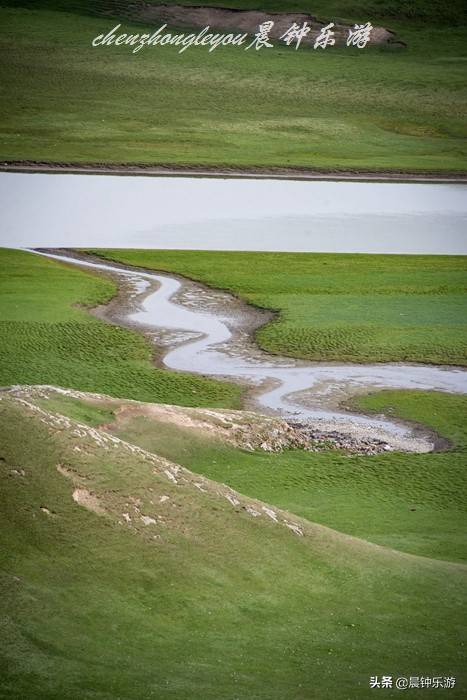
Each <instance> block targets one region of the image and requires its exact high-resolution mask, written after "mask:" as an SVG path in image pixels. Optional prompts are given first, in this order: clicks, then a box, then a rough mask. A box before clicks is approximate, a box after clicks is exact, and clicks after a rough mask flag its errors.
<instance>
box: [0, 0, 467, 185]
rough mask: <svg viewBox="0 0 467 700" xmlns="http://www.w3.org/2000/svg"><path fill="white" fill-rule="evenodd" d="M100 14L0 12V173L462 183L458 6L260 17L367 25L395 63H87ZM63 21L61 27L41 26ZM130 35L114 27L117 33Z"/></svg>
mask: <svg viewBox="0 0 467 700" xmlns="http://www.w3.org/2000/svg"><path fill="white" fill-rule="evenodd" d="M214 4H222V5H224V4H225V3H224V2H223V1H222V2H220V0H219V2H216V3H214ZM227 4H228V5H229V6H235V7H243V8H247V7H250V8H251V7H255V6H256V7H257V6H258V3H256V2H253V0H247V1H246V2H240V1H239V2H230V3H227ZM99 6H101V9H102V5H101V3H89V2H85V3H73V2H72V3H64V2H58V1H55V2H53V1H48V2H47V1H45V2H14V3H13V2H5V0H4V1H3V2H2V3H1V6H0V65H1V75H0V78H1V86H2V87H1V90H2V93H1V95H2V101H1V107H0V157H1V158H2V159H3V160H35V161H63V162H70V161H71V162H76V163H79V162H81V163H83V162H102V163H141V164H169V165H175V166H176V165H179V166H180V165H198V166H199V165H205V166H213V167H214V166H224V167H225V166H229V167H235V168H251V167H256V166H260V167H261V166H266V167H268V166H281V167H284V166H290V167H305V168H319V169H331V170H339V169H340V170H346V169H347V170H348V169H360V170H362V169H363V170H383V171H385V170H388V171H390V170H411V171H439V172H441V171H458V172H465V170H466V149H465V135H466V130H465V115H466V112H467V110H466V95H467V91H466V88H465V71H466V60H467V51H466V41H465V38H466V29H465V17H466V13H465V8H464V7H463V4H461V3H460V2H453V3H449V4H448V5H447V4H446V3H441V2H431V3H423V2H415V1H413V2H410V3H406V2H401V1H400V0H397V2H394V1H393V2H388V3H382V2H380V1H379V0H378V1H377V0H361V1H360V2H358V3H352V2H350V0H333V2H332V3H325V2H324V0H320V1H319V2H318V3H310V2H308V0H307V1H306V2H305V1H303V2H299V1H297V2H295V3H293V4H292V3H279V2H274V3H268V8H269V9H271V10H277V9H281V10H287V9H304V10H308V11H312V12H313V13H314V14H319V15H320V16H322V17H324V18H331V19H339V18H344V19H347V20H350V21H352V20H355V19H364V20H367V19H374V20H375V21H377V20H380V21H382V22H383V23H384V24H385V25H387V26H389V28H391V29H393V30H395V31H396V32H397V33H398V35H399V36H400V37H401V38H402V39H403V40H404V41H405V42H406V43H407V48H406V49H400V50H395V49H390V48H387V47H374V48H366V49H365V50H362V51H359V50H358V49H355V50H353V49H347V48H341V47H332V50H331V49H329V50H326V51H321V52H318V51H313V50H305V49H304V50H300V51H295V50H294V48H292V47H291V48H288V47H285V46H282V45H281V46H279V47H276V48H275V49H274V50H271V51H270V52H269V53H268V52H266V51H260V52H251V51H243V50H239V49H236V48H235V47H234V48H231V47H224V48H222V49H219V50H218V51H216V52H215V53H214V54H208V53H207V51H205V50H204V49H202V48H190V49H189V50H188V51H186V52H185V53H183V54H181V55H179V54H178V53H177V49H176V47H168V46H166V47H162V48H160V47H159V48H154V47H152V48H151V47H149V48H148V47H147V48H146V49H143V50H142V51H140V52H139V53H138V54H136V55H131V53H130V51H129V48H128V47H107V48H106V49H103V50H100V49H93V48H92V47H91V40H92V38H93V37H94V36H96V35H98V34H100V33H102V31H103V30H105V29H111V28H112V27H113V26H114V24H115V23H116V20H115V19H112V17H108V16H107V17H103V16H99V17H96V16H91V14H89V13H91V12H94V13H95V12H97V11H98V9H99ZM120 7H121V3H120ZM112 8H113V9H114V11H115V12H116V13H117V14H118V10H119V6H118V3H116V4H115V3H112V2H106V4H105V8H104V9H107V10H109V9H110V12H112ZM63 9H68V10H70V11H69V12H64V11H54V10H63ZM144 29H145V28H144V26H143V25H138V24H134V25H131V24H130V23H129V22H126V21H125V31H127V32H142V31H144Z"/></svg>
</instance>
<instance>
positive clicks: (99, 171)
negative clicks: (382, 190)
mask: <svg viewBox="0 0 467 700" xmlns="http://www.w3.org/2000/svg"><path fill="white" fill-rule="evenodd" d="M0 172H9V173H48V174H62V175H64V174H70V175H86V174H87V175H116V176H118V175H125V176H128V175H133V176H135V177H137V176H146V177H187V176H189V177H199V178H222V179H252V180H254V179H256V180H299V181H300V180H301V181H313V180H325V181H327V180H333V181H337V182H339V181H351V182H413V183H424V182H429V183H453V184H454V183H467V172H436V171H428V172H415V171H390V170H381V171H379V170H373V171H371V170H358V169H349V170H332V169H329V170H325V169H319V168H317V169H314V168H306V167H303V168H302V167H293V168H282V167H259V166H258V167H249V168H235V167H229V166H196V165H186V166H175V165H164V164H161V165H145V164H131V163H115V164H112V163H66V162H44V161H30V160H24V161H3V162H0Z"/></svg>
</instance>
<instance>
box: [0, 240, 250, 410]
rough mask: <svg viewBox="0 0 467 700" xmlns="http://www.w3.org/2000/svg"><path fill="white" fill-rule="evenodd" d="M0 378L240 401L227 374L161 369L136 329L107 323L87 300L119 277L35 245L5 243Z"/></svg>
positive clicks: (196, 402) (100, 298)
mask: <svg viewBox="0 0 467 700" xmlns="http://www.w3.org/2000/svg"><path fill="white" fill-rule="evenodd" d="M0 269H1V271H2V274H1V276H0V386H9V385H11V384H54V385H57V386H64V387H70V388H75V389H82V390H83V391H97V392H102V393H107V394H111V395H113V396H125V397H127V398H134V399H139V400H142V401H156V402H158V401H159V402H162V403H176V404H182V405H188V406H224V407H226V406H231V407H236V408H238V407H239V406H240V396H241V390H240V389H239V388H238V387H237V386H235V385H233V384H229V383H228V382H217V381H214V380H211V379H205V378H204V377H200V376H195V375H190V374H179V373H175V372H170V371H167V370H162V369H156V368H155V366H154V364H153V363H152V362H151V359H152V358H151V355H152V352H153V350H152V349H151V347H150V346H149V343H148V342H147V341H146V340H145V339H144V338H143V337H142V336H141V335H139V334H138V333H136V332H132V331H129V330H126V329H124V328H119V327H117V326H113V325H110V324H106V323H103V322H102V321H100V320H98V319H97V318H94V317H93V316H91V315H90V314H89V313H88V312H87V311H86V307H92V306H96V305H98V304H101V303H105V302H106V301H109V300H110V299H111V297H112V296H113V295H114V294H115V292H116V286H115V284H114V283H113V282H112V281H111V280H110V279H106V278H105V277H103V276H99V275H95V274H89V273H88V272H85V271H83V270H82V269H80V270H78V269H76V268H75V267H73V266H71V265H66V264H65V265H63V264H60V263H57V262H55V261H51V260H48V259H47V258H43V257H39V256H38V255H34V254H32V253H26V252H22V251H16V250H9V249H0Z"/></svg>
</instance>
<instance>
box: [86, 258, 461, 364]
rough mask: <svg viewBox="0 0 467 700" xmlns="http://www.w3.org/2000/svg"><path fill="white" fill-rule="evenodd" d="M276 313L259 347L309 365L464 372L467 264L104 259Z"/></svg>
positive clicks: (422, 260)
mask: <svg viewBox="0 0 467 700" xmlns="http://www.w3.org/2000/svg"><path fill="white" fill-rule="evenodd" d="M93 252H95V253H98V254H99V255H101V256H103V257H105V258H106V259H111V260H118V261H120V262H123V263H128V264H130V265H137V266H138V265H140V266H142V267H147V268H151V269H156V270H167V271H169V272H176V273H179V274H181V275H186V276H187V277H190V278H193V279H196V280H199V281H201V282H204V283H206V284H208V285H211V286H214V287H220V288H222V289H228V290H229V291H231V292H233V293H234V294H237V295H239V296H241V297H242V298H243V299H245V300H246V301H248V302H250V303H252V304H256V305H257V306H260V307H264V308H268V309H273V310H275V311H278V312H279V313H278V316H277V318H276V319H275V320H274V321H273V322H272V323H269V324H268V325H266V326H264V327H263V328H261V329H260V330H259V331H258V333H257V340H258V342H259V344H260V345H261V347H263V348H264V349H265V350H268V351H269V352H273V353H280V354H285V355H291V356H293V357H302V358H305V359H309V360H347V361H351V362H367V361H369V362H373V361H374V362H387V361H409V362H428V363H435V364H451V365H465V364H467V324H466V315H465V309H466V291H467V258H466V257H464V256H462V257H461V256H459V257H456V256H421V255H405V256H402V255H399V256H398V255H353V254H345V255H343V254H316V253H250V252H248V253H243V252H231V251H229V252H210V251H209V252H206V251H170V250H169V251H163V250H125V249H120V250H116V249H114V250H102V249H95V250H94V251H93Z"/></svg>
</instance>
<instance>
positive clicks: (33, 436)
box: [0, 395, 467, 700]
mask: <svg viewBox="0 0 467 700" xmlns="http://www.w3.org/2000/svg"><path fill="white" fill-rule="evenodd" d="M390 400H391V402H392V400H393V398H391V399H390ZM453 409H454V406H451V410H453ZM74 410H75V412H78V413H79V411H78V409H77V408H76V407H75V409H74ZM407 410H408V408H407ZM0 412H1V414H2V416H1V420H0V474H1V478H2V488H1V489H0V494H1V496H0V499H1V501H2V507H1V508H0V520H1V526H0V541H1V547H0V565H1V586H2V594H1V597H0V606H1V608H2V614H1V631H2V652H1V653H2V657H1V662H2V687H1V689H0V697H2V698H5V700H6V699H7V698H8V700H20V699H21V700H23V698H26V697H27V698H28V700H29V699H33V698H34V700H36V699H37V700H39V699H41V700H42V699H43V700H45V699H47V700H63V698H67V699H68V698H69V699H70V700H74V699H75V698H76V699H77V698H80V700H81V699H88V698H89V700H91V699H92V700H116V699H117V698H125V699H126V700H127V699H128V700H130V699H131V698H135V700H144V699H146V698H147V699H149V698H158V699H159V698H164V700H172V699H173V700H223V699H225V700H231V699H232V698H240V699H241V700H246V699H247V698H248V700H263V699H264V700H284V698H287V699H288V700H289V699H290V700H310V698H319V699H320V700H328V699H329V700H331V699H332V700H334V699H335V700H349V699H350V698H352V700H353V699H354V698H359V699H360V698H362V699H364V698H370V697H374V693H375V692H377V691H372V690H370V689H369V687H368V684H369V678H370V676H372V675H376V674H378V675H381V674H388V675H394V676H397V675H405V676H407V677H408V676H410V675H427V676H433V675H452V676H455V677H456V678H457V683H456V687H455V688H454V689H453V690H449V691H445V692H446V693H449V697H453V698H461V697H464V696H465V682H466V677H465V653H464V647H463V645H464V643H465V637H466V632H467V630H466V622H465V620H466V610H465V608H466V603H467V600H466V590H467V587H466V576H467V574H466V569H465V567H464V566H459V565H456V564H451V563H449V562H443V561H437V560H434V559H428V558H420V557H411V556H407V555H404V554H400V553H397V552H391V551H389V550H386V549H384V548H379V547H375V546H374V545H369V544H367V543H365V542H363V541H359V540H355V539H351V538H347V537H345V536H343V535H339V534H338V533H334V532H333V531H331V530H326V529H321V528H319V527H317V526H313V525H311V524H309V525H307V524H306V522H303V525H302V527H303V528H304V532H305V536H304V537H297V536H295V535H294V534H293V533H291V532H290V531H289V530H288V529H286V528H284V527H282V526H281V525H278V524H275V523H273V522H272V521H271V520H269V519H268V518H266V519H265V518H251V517H249V516H247V515H246V513H245V512H243V511H242V510H241V509H240V508H233V507H232V506H231V504H230V503H228V502H227V500H226V499H225V498H219V497H217V496H216V494H215V493H214V492H211V491H209V492H207V493H201V492H200V491H198V490H197V489H193V490H192V491H190V490H189V489H188V487H185V486H183V485H175V484H173V483H171V482H170V481H169V480H168V479H166V478H164V476H163V474H162V473H161V472H160V471H159V470H158V469H154V468H153V467H152V465H151V463H148V461H147V460H146V459H144V458H142V457H139V456H138V455H136V454H130V453H129V452H128V451H126V450H122V449H120V448H113V449H112V450H111V451H110V452H109V450H108V449H105V448H104V447H103V446H99V445H97V444H96V442H94V440H92V439H91V437H86V436H83V435H82V434H80V435H79V436H77V435H76V434H74V433H73V426H70V428H64V427H63V424H61V427H60V428H58V427H55V428H49V427H48V426H47V425H45V424H44V422H42V420H41V416H40V415H37V414H35V412H34V411H32V410H29V409H28V408H26V407H25V406H24V405H19V404H18V403H17V402H15V401H13V400H12V399H10V398H8V397H6V396H5V395H4V396H2V401H0ZM88 412H89V408H83V409H82V412H81V415H83V414H86V413H88ZM104 413H105V411H104ZM96 418H97V414H96V413H95V412H94V416H93V420H96ZM18 436H21V439H18ZM76 447H79V451H77V450H76ZM240 459H241V458H240ZM277 459H280V456H278V457H277ZM185 461H186V460H185ZM240 464H241V462H240ZM252 464H253V463H252ZM57 465H60V468H61V469H62V473H59V471H58V470H57V468H56V467H57ZM264 467H265V469H263V473H265V472H266V471H267V469H266V465H264ZM253 468H254V467H253ZM279 468H280V467H279ZM349 468H350V469H352V468H353V467H352V466H351V464H350V465H349ZM65 469H66V474H68V476H66V475H64V473H63V470H65ZM257 472H259V470H257ZM264 482H265V475H264V476H263V485H264ZM77 486H79V487H80V488H85V489H87V490H88V492H90V493H92V494H93V496H94V498H96V499H98V500H99V503H100V505H101V507H102V509H103V510H104V512H103V513H101V514H97V513H95V512H91V511H90V510H88V509H86V508H84V507H83V506H81V505H78V504H77V503H75V502H74V501H73V499H72V492H73V489H74V488H76V487H77ZM265 488H266V487H265V486H264V487H263V490H264V489H265ZM162 494H164V495H168V496H169V501H167V502H165V503H164V504H160V502H159V498H160V496H161V495H162ZM380 495H381V492H380V493H379V494H377V497H379V496H380ZM135 504H138V507H139V509H140V512H141V513H145V514H149V515H153V516H154V517H155V518H157V519H158V522H157V525H148V526H146V527H145V526H143V525H142V523H141V522H140V520H139V518H138V517H137V513H138V510H137V508H136V507H135ZM125 511H129V512H130V513H131V515H132V523H131V526H129V525H127V524H126V523H125V522H122V524H120V523H119V521H123V518H122V513H124V512H125ZM160 516H163V517H164V521H163V522H162V521H160V519H159V518H160ZM370 531H371V523H369V527H368V532H369V533H370ZM154 533H155V535H156V538H155V539H154ZM436 692H442V691H432V692H431V691H430V690H427V689H421V690H420V691H417V690H415V691H410V695H409V696H410V697H415V698H418V697H420V698H421V697H432V696H434V694H435V693H436ZM384 694H385V697H388V698H392V697H399V691H396V690H395V689H393V690H390V689H388V690H385V691H384Z"/></svg>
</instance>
